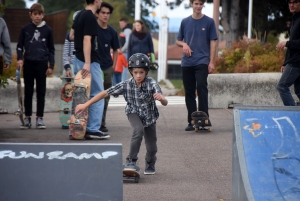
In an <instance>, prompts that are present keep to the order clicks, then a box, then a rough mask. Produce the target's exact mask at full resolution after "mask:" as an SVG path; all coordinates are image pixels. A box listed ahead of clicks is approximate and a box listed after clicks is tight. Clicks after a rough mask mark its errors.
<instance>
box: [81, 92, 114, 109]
mask: <svg viewBox="0 0 300 201" xmlns="http://www.w3.org/2000/svg"><path fill="white" fill-rule="evenodd" d="M107 96H108V93H107V91H106V90H104V91H101V92H100V93H98V94H97V95H96V96H94V97H93V98H92V99H90V100H89V101H87V102H86V103H84V104H79V105H77V106H76V109H75V113H77V112H79V113H81V112H83V111H84V110H86V109H87V108H88V107H90V105H92V104H93V103H96V102H97V101H99V100H101V99H103V98H105V97H107Z"/></svg>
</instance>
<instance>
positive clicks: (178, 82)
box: [170, 80, 183, 89]
mask: <svg viewBox="0 0 300 201" xmlns="http://www.w3.org/2000/svg"><path fill="white" fill-rule="evenodd" d="M170 82H171V83H172V84H173V86H174V87H175V89H181V88H182V87H183V83H182V80H170Z"/></svg>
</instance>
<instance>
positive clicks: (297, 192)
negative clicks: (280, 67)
mask: <svg viewBox="0 0 300 201" xmlns="http://www.w3.org/2000/svg"><path fill="white" fill-rule="evenodd" d="M232 158H233V165H232V168H233V169H232V175H233V176H232V177H233V178H232V184H233V186H232V191H233V192H232V200H233V201H245V200H251V201H252V200H255V201H268V200H269V201H299V200H300V107H251V106H238V107H235V108H234V135H233V157H232Z"/></svg>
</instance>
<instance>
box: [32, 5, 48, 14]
mask: <svg viewBox="0 0 300 201" xmlns="http://www.w3.org/2000/svg"><path fill="white" fill-rule="evenodd" d="M44 12H45V11H44V6H43V5H42V4H40V3H34V4H32V6H31V7H30V9H29V14H32V13H38V14H42V13H44Z"/></svg>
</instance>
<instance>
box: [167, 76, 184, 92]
mask: <svg viewBox="0 0 300 201" xmlns="http://www.w3.org/2000/svg"><path fill="white" fill-rule="evenodd" d="M170 82H171V83H172V84H173V86H174V88H175V89H178V92H177V94H176V95H177V96H184V94H185V92H184V87H183V83H182V80H181V79H179V80H170Z"/></svg>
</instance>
